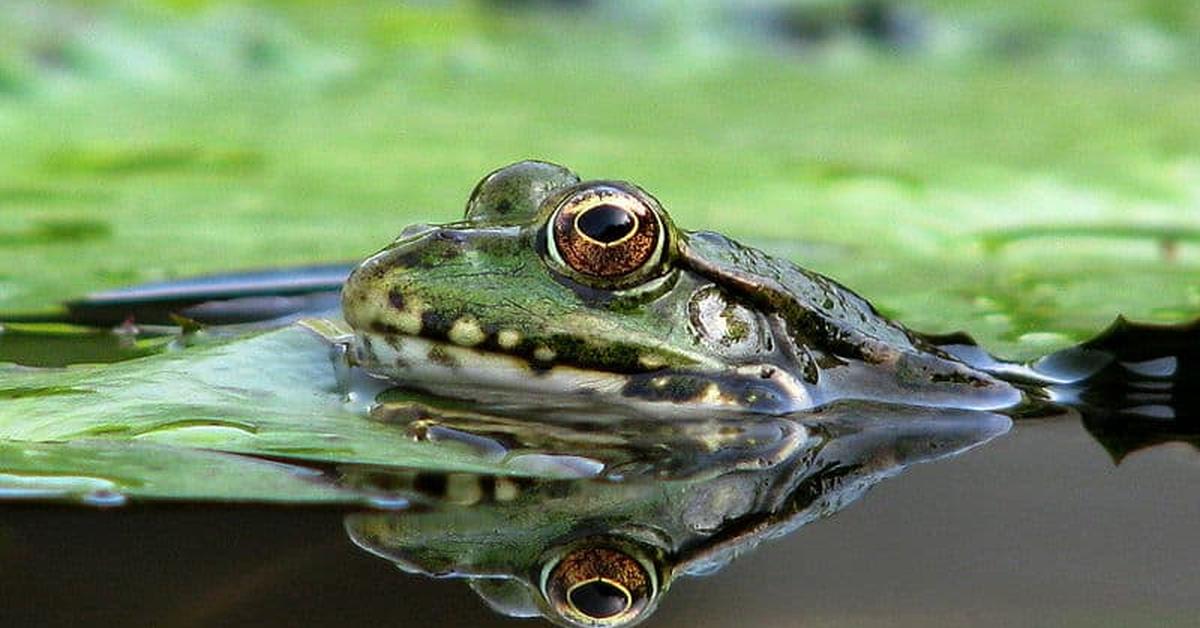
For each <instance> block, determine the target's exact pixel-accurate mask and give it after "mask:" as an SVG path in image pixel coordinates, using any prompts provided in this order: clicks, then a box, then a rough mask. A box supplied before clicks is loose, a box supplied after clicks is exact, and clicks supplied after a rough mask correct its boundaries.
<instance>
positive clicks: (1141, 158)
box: [0, 0, 1200, 357]
mask: <svg viewBox="0 0 1200 628" xmlns="http://www.w3.org/2000/svg"><path fill="white" fill-rule="evenodd" d="M1198 32H1200V4H1197V3H1195V2H1192V1H1189V0H1106V1H1097V2H1089V3H1075V2H1067V1H1065V0H1052V1H1047V2H1032V1H1029V0H1018V1H1010V2H1007V3H1004V4H1003V5H997V4H996V3H985V2H977V1H973V0H968V1H963V2H950V1H949V0H911V1H908V2H901V1H899V0H897V1H896V2H886V1H880V2H872V1H866V2H836V1H833V0H821V1H818V0H808V1H791V2H784V1H771V2H767V1H761V2H756V1H750V0H743V1H734V0H728V1H720V0H707V1H703V2H672V1H668V0H660V1H640V2H638V1H633V0H628V1H616V2H602V1H600V0H594V1H590V2H589V1H586V0H576V1H567V0H560V1H558V2H552V1H550V0H545V1H542V2H538V1H534V0H528V1H525V2H507V3H503V2H498V1H494V2H484V1H482V0H480V1H466V0H463V1H458V2H455V1H449V0H446V1H432V0H430V1H425V2H383V1H370V2H360V3H357V4H355V5H354V6H352V7H344V6H340V5H337V4H335V3H325V2H316V1H309V2H293V3H284V2H234V1H228V2H226V1H205V0H177V1H166V0H162V1H157V2H155V1H149V2H131V1H126V2H121V1H109V2H101V1H94V2H85V1H80V2H59V3H46V2H35V1H26V0H9V1H7V2H4V3H3V4H0V33H3V34H4V36H3V37H0V146H2V147H3V150H2V151H0V217H2V220H0V311H14V310H37V309H44V308H47V307H52V306H53V305H54V304H55V303H57V302H59V301H61V300H63V299H66V298H70V297H73V296H77V295H79V294H82V293H85V292H87V291H90V290H95V289H100V288H107V287H113V286H118V285H123V284H129V283H135V282H139V281H146V280H157V279H164V278H170V277H178V276H185V275H189V274H195V273H202V272H210V271H221V270H230V269H238V268H247V267H260V266H273V265H286V264H294V263H302V262H312V261H318V260H353V259H357V258H361V257H363V256H365V255H366V254H368V253H369V252H371V251H373V250H375V249H377V248H379V247H381V246H383V245H384V244H386V243H387V242H388V241H389V240H390V239H391V238H392V237H393V236H394V234H396V233H398V232H399V230H400V229H401V228H402V227H403V226H404V225H406V224H409V223H411V222H418V221H431V222H441V221H449V220H452V219H455V218H457V217H458V216H459V214H460V212H461V208H462V204H463V202H464V201H465V198H466V195H467V194H468V193H469V191H470V189H471V187H472V186H473V185H474V183H475V181H476V180H477V179H478V178H479V177H481V176H482V175H483V174H484V173H486V172H487V171H489V170H491V169H493V168H496V167H498V166H501V165H503V164H505V163H508V162H511V161H514V160H517V159H521V158H531V157H533V158H541V159H547V160H552V161H557V162H560V163H564V164H566V165H569V166H571V167H573V168H575V169H576V170H577V171H579V172H580V173H581V174H582V175H583V176H585V177H593V178H601V177H603V178H624V179H628V180H632V181H635V182H637V183H639V184H641V185H642V186H644V187H646V188H647V189H648V190H650V191H651V192H653V193H655V194H656V195H657V196H658V197H659V198H660V199H661V200H662V201H663V203H664V205H665V206H666V207H667V208H668V210H669V211H671V212H672V214H673V216H674V218H675V220H676V222H677V223H678V224H680V225H681V226H684V227H686V228H691V229H700V228H704V229H714V230H719V231H723V232H725V233H727V234H729V235H731V236H733V237H735V238H738V239H741V240H744V241H746V242H749V243H752V244H755V245H757V246H760V247H762V248H764V249H766V250H768V251H771V252H774V253H777V254H780V255H785V256H788V257H790V258H792V259H794V260H796V261H797V262H799V263H801V264H803V265H805V266H807V267H810V268H812V269H814V270H817V271H820V272H823V273H826V274H829V275H831V276H834V277H835V278H837V279H839V280H841V281H842V282H843V283H846V284H848V285H849V286H851V287H852V288H854V289H855V290H857V291H858V292H860V293H862V294H863V295H864V296H866V297H867V298H868V299H870V300H872V301H873V302H874V303H876V304H877V305H878V306H879V307H880V308H881V309H882V310H883V311H885V312H886V313H888V314H890V315H893V316H896V317H898V318H899V319H900V320H902V321H903V322H905V323H907V324H909V325H910V326H913V327H915V328H917V329H921V330H925V331H948V330H952V329H967V330H969V331H971V332H972V333H974V334H975V335H976V336H977V337H978V338H979V339H980V340H981V341H982V342H984V343H985V344H986V345H987V346H988V347H990V348H992V349H993V350H995V351H997V352H999V353H1001V354H1003V355H1006V356H1010V357H1029V356H1034V355H1038V354H1041V353H1043V352H1045V351H1046V350H1049V349H1051V348H1055V347H1059V346H1063V345H1066V344H1070V343H1072V342H1075V341H1078V340H1081V339H1083V338H1086V337H1088V336H1090V335H1092V334H1093V333H1095V332H1097V331H1098V330H1099V329H1101V328H1102V327H1104V326H1105V325H1106V324H1107V323H1108V322H1109V321H1111V320H1112V319H1113V318H1114V317H1115V316H1116V315H1117V314H1119V313H1124V314H1127V315H1129V316H1132V317H1135V318H1139V319H1143V320H1155V321H1176V320H1183V319H1187V318H1191V317H1195V316H1196V315H1197V314H1200V281H1198V279H1200V246H1198V243H1200V116H1198V115H1197V112H1200V36H1198V35H1197V33H1198Z"/></svg>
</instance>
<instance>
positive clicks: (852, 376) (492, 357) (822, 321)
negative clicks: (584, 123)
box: [343, 161, 1017, 414]
mask: <svg viewBox="0 0 1200 628" xmlns="http://www.w3.org/2000/svg"><path fill="white" fill-rule="evenodd" d="M343 312H344V315H345V317H346V320H347V322H348V323H349V324H350V326H351V327H353V328H354V329H355V332H356V343H355V345H356V346H355V358H356V360H357V362H358V363H359V364H361V365H362V366H363V367H364V368H366V369H367V370H368V371H369V372H372V373H373V374H376V375H379V376H383V377H388V378H393V379H395V380H397V381H399V382H402V383H404V384H405V385H407V386H412V387H417V388H423V389H426V390H430V391H432V392H435V393H438V394H441V395H449V396H455V397H464V398H468V399H472V400H482V399H483V398H484V397H483V396H484V395H485V393H486V395H489V396H494V397H499V398H505V397H507V396H516V397H524V398H529V397H535V398H537V399H539V400H540V401H542V402H547V401H548V400H555V401H556V402H560V403H562V404H566V405H569V404H570V403H572V400H573V399H574V400H586V401H587V402H589V403H591V402H595V401H597V400H599V401H603V402H606V403H607V402H616V403H624V404H633V405H644V404H646V403H652V404H655V406H656V407H657V408H659V409H662V408H671V407H685V408H687V410H688V411H689V412H690V411H694V410H695V409H697V408H711V409H719V408H729V409H736V410H750V411H755V412H764V413H776V414H778V413H784V412H790V411H794V410H798V409H805V408H811V407H813V406H816V405H819V404H821V403H824V402H827V401H830V400H833V399H837V398H843V397H862V398H868V399H877V400H896V399H897V398H900V397H904V398H914V397H915V398H918V399H921V400H923V401H919V403H920V402H924V403H928V404H939V403H941V402H943V401H944V400H946V399H960V400H965V401H964V405H968V406H970V407H995V406H998V405H1008V404H1011V403H1013V402H1014V401H1015V399H1016V398H1017V396H1016V393H1015V391H1013V390H1012V389H1011V388H1009V387H1007V385H1005V384H1003V383H1001V382H998V381H996V380H993V379H992V378H991V377H989V376H988V375H986V374H983V373H980V372H977V371H974V370H972V369H970V368H969V367H967V366H966V365H964V364H962V363H960V362H958V361H956V360H954V359H952V358H950V357H948V356H946V355H944V354H941V353H939V352H938V351H937V350H936V349H934V348H932V347H930V346H926V345H923V344H921V343H920V342H919V341H916V340H914V338H915V337H914V336H913V335H912V334H910V333H909V332H907V330H905V329H903V328H902V327H900V326H899V325H896V324H894V323H892V322H890V321H887V320H886V319H884V318H882V317H881V316H879V315H878V314H877V313H876V312H875V310H874V309H873V308H872V307H871V306H870V305H869V304H868V303H867V302H866V301H865V300H863V299H861V298H860V297H858V296H857V295H854V294H853V293H851V292H850V291H849V290H846V289H845V288H843V287H841V286H839V285H837V284H836V283H834V282H833V281H832V280H829V279H827V278H824V277H822V276H820V275H817V274H815V273H811V272H809V271H805V270H803V269H800V268H799V267H796V266H794V265H792V264H791V263H790V262H786V261H783V260H778V259H776V258H772V257H770V256H767V255H766V254H764V253H761V252H759V251H756V250H754V249H751V248H748V247H744V246H741V245H739V244H737V243H736V242H733V241H732V240H729V239H728V238H725V237H724V236H721V235H719V234H715V233H706V232H686V231H683V230H681V229H678V228H676V226H675V225H674V223H673V222H672V220H671V218H670V216H669V215H668V214H667V212H666V211H665V210H664V209H663V207H662V205H661V204H660V203H659V201H658V200H657V199H655V198H654V197H653V196H652V195H650V194H649V193H648V192H646V191H645V190H643V189H641V188H640V187H638V186H637V185H634V184H632V183H628V182H624V181H608V180H597V181H581V180H580V178H579V177H578V176H577V175H576V174H575V173H573V172H571V171H570V170H568V169H566V168H563V167H561V166H557V165H554V164H549V163H546V162H538V161H524V162H520V163H517V164H513V165H511V166H507V167H505V168H501V169H499V170H497V171H495V172H492V173H491V174H489V175H487V176H486V177H484V179H483V180H482V181H481V182H480V183H479V184H478V185H477V186H476V187H475V190H474V192H473V193H472V194H471V197H470V199H469V200H468V202H467V207H466V214H465V216H464V218H463V220H461V221H458V222H453V223H448V224H441V225H413V226H410V227H408V228H407V229H405V230H404V231H403V232H402V233H401V235H400V237H399V238H397V239H396V240H395V241H394V242H393V243H392V244H391V245H389V246H388V247H387V248H385V249H384V250H382V251H380V252H379V253H377V254H376V255H374V256H372V257H371V258H369V259H367V260H366V261H365V262H363V263H362V264H361V265H359V266H358V268H357V269H355V271H354V272H353V273H352V274H351V276H350V278H349V280H348V281H347V283H346V285H345V287H344V289H343ZM914 391H915V393H914Z"/></svg>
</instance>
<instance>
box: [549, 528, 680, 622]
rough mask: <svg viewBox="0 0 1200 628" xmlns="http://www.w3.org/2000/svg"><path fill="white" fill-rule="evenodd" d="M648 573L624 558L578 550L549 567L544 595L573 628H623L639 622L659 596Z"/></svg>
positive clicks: (603, 550) (608, 550)
mask: <svg viewBox="0 0 1200 628" xmlns="http://www.w3.org/2000/svg"><path fill="white" fill-rule="evenodd" d="M656 588H657V587H656V583H655V581H654V578H653V576H652V575H651V572H650V571H649V570H648V569H646V567H645V566H644V565H642V563H641V562H639V561H638V560H636V559H635V558H633V557H632V556H630V555H629V554H626V553H625V552H623V551H621V550H618V549H615V548H612V547H604V546H595V547H581V548H578V549H575V550H573V551H571V552H569V553H567V554H566V555H564V556H563V557H562V559H561V560H559V561H558V562H557V563H555V564H552V565H550V566H549V569H548V570H547V571H546V576H545V577H544V581H543V583H542V593H543V595H545V596H546V601H547V602H549V604H550V608H551V610H552V611H554V613H556V614H557V615H558V616H559V617H560V618H561V619H562V620H564V621H566V622H567V623H569V624H570V625H573V626H589V627H594V626H624V625H627V624H630V623H633V622H635V621H637V620H638V619H640V618H641V615H642V613H643V612H644V611H645V610H646V609H647V607H649V606H650V602H651V601H652V600H653V597H654V596H655V594H656V593H657V591H656Z"/></svg>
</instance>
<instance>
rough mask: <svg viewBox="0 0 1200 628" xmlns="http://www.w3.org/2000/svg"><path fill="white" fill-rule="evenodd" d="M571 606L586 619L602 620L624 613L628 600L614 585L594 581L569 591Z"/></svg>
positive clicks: (627, 606)
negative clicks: (586, 617) (585, 616)
mask: <svg viewBox="0 0 1200 628" xmlns="http://www.w3.org/2000/svg"><path fill="white" fill-rule="evenodd" d="M571 604H573V605H574V606H575V608H577V609H579V612H581V613H583V614H584V615H587V616H588V617H595V618H597V619H604V618H607V617H612V616H613V615H617V614H619V613H623V612H625V609H627V608H629V598H628V597H626V595H625V592H624V591H622V590H621V589H620V588H619V587H617V586H616V585H614V584H611V583H608V582H605V581H603V580H595V581H593V582H589V583H587V584H581V585H579V586H577V587H575V589H574V590H572V591H571Z"/></svg>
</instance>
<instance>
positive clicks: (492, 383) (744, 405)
mask: <svg viewBox="0 0 1200 628" xmlns="http://www.w3.org/2000/svg"><path fill="white" fill-rule="evenodd" d="M454 340H455V336H454V335H453V334H448V335H447V339H445V340H443V339H439V338H431V337H428V336H423V335H412V334H393V333H389V334H383V335H376V334H371V333H362V332H359V334H358V342H357V343H355V356H354V358H355V361H356V362H357V363H358V364H359V365H362V366H364V368H365V369H366V370H367V371H368V372H370V373H372V374H374V375H376V376H380V377H385V378H388V379H391V380H393V381H396V382H397V383H398V384H400V385H401V386H404V387H411V388H417V389H420V390H425V391H427V392H431V393H434V394H438V395H443V396H449V397H454V398H459V399H466V400H470V401H475V402H503V403H511V402H516V403H520V402H531V401H536V402H537V404H538V405H539V406H548V405H549V406H555V407H560V408H571V407H595V406H596V405H597V404H598V403H604V404H609V403H613V402H616V403H618V404H620V405H632V406H642V405H644V404H652V405H653V407H654V408H655V410H654V412H655V414H663V412H664V410H665V409H667V408H674V409H675V410H676V411H674V412H671V411H668V412H667V414H670V415H678V416H687V417H696V416H697V415H696V411H697V410H699V409H703V410H704V411H705V412H708V411H735V412H753V413H763V414H776V415H778V414H785V413H788V412H793V411H796V410H800V409H806V408H809V407H811V406H812V405H813V404H812V398H811V396H810V394H809V392H808V391H807V390H806V388H805V387H804V386H803V385H802V384H800V383H799V382H798V381H797V380H796V379H795V378H794V377H793V376H791V374H789V373H787V372H786V371H784V370H782V369H775V368H770V367H763V366H762V365H745V366H741V367H730V368H727V369H723V370H718V371H703V370H699V369H672V368H649V367H645V365H643V367H644V368H641V369H638V370H624V371H623V370H606V369H599V368H593V367H589V366H586V365H579V364H573V363H570V362H565V361H555V358H556V356H555V355H554V354H553V352H552V351H539V350H538V349H539V348H534V349H532V350H525V351H523V352H521V353H518V352H516V351H515V350H513V349H516V348H517V345H516V344H515V343H513V344H511V346H510V347H505V346H504V345H505V344H509V343H505V342H504V341H503V340H502V339H500V338H497V339H495V340H494V341H492V342H488V343H482V342H480V343H475V344H473V345H472V346H464V345H463V344H461V343H459V342H455V341H454ZM458 340H461V338H458ZM497 345H498V346H497Z"/></svg>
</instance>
